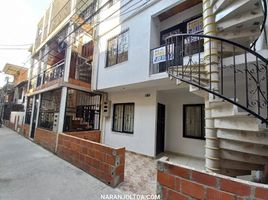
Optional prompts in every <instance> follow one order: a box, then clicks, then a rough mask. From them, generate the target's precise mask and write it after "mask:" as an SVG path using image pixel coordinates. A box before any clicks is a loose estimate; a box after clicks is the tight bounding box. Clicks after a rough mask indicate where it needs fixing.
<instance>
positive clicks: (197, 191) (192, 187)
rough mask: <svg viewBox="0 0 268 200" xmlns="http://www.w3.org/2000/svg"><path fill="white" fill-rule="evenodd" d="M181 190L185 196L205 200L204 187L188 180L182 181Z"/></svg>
mask: <svg viewBox="0 0 268 200" xmlns="http://www.w3.org/2000/svg"><path fill="white" fill-rule="evenodd" d="M181 190H182V192H183V193H184V194H187V195H190V196H191V197H194V198H197V199H204V193H205V188H204V186H203V185H200V184H197V183H193V182H191V181H187V180H183V179H182V180H181Z"/></svg>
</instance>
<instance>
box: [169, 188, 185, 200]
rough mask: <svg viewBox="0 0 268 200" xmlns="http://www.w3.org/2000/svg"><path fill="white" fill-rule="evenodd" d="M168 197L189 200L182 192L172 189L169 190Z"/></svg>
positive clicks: (170, 199)
mask: <svg viewBox="0 0 268 200" xmlns="http://www.w3.org/2000/svg"><path fill="white" fill-rule="evenodd" d="M168 199H169V200H188V197H187V196H185V195H183V194H180V193H178V192H174V191H172V190H169V191H168Z"/></svg>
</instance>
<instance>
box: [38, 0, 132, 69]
mask: <svg viewBox="0 0 268 200" xmlns="http://www.w3.org/2000/svg"><path fill="white" fill-rule="evenodd" d="M111 1H112V0H109V1H107V2H106V3H105V4H104V5H103V6H101V8H99V9H98V10H97V11H96V12H95V13H93V14H91V15H90V16H89V17H88V18H87V19H85V20H84V22H83V23H81V24H80V25H79V26H77V27H76V28H75V29H74V30H73V31H71V33H69V34H67V35H66V36H65V38H63V39H62V40H65V39H67V38H68V37H69V36H70V35H71V34H72V33H74V32H75V31H77V30H79V28H81V27H82V26H83V25H84V24H85V23H86V22H87V21H89V20H90V19H91V18H93V17H94V16H95V15H96V14H98V13H99V12H100V11H101V10H102V9H103V8H105V7H106V6H107V5H108V4H109V3H110V2H111ZM132 1H133V0H129V1H128V2H127V3H125V4H124V5H122V6H121V7H120V8H119V9H117V10H116V11H114V12H113V13H112V14H110V15H109V16H108V17H106V18H105V19H103V20H101V21H100V22H98V23H97V24H95V25H94V26H92V27H91V29H90V30H89V31H91V30H93V29H94V28H95V27H96V26H98V25H99V24H100V23H102V22H104V21H105V20H106V19H108V18H110V17H111V16H112V15H114V14H115V13H116V12H118V11H119V10H121V9H122V8H124V7H125V6H127V5H128V4H130V3H131V2H132ZM85 32H87V31H85ZM73 44H74V42H73V43H70V44H67V46H66V47H65V48H64V49H63V50H65V49H67V48H68V47H70V46H71V45H73ZM56 49H57V47H56V48H52V49H51V50H50V51H48V52H47V53H46V54H44V55H43V56H42V57H41V58H40V59H38V60H37V61H36V62H35V63H33V65H35V64H37V63H38V62H40V61H42V60H43V58H45V56H47V55H49V53H50V52H51V51H52V50H56Z"/></svg>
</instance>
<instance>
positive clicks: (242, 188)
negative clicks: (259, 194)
mask: <svg viewBox="0 0 268 200" xmlns="http://www.w3.org/2000/svg"><path fill="white" fill-rule="evenodd" d="M221 190H224V191H226V192H230V193H234V194H238V195H240V196H249V195H250V186H249V185H246V184H243V183H240V182H236V181H232V180H227V179H221Z"/></svg>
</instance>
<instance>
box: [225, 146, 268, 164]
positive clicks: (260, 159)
mask: <svg viewBox="0 0 268 200" xmlns="http://www.w3.org/2000/svg"><path fill="white" fill-rule="evenodd" d="M220 157H221V158H222V159H226V160H233V161H240V162H244V163H252V164H258V165H265V164H267V163H268V157H265V156H258V155H253V154H247V153H241V152H236V151H229V150H226V149H221V151H220Z"/></svg>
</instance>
